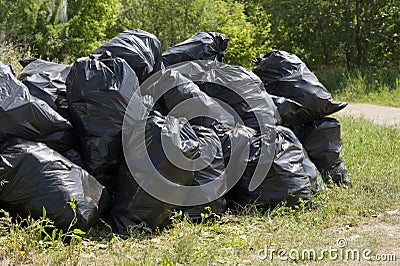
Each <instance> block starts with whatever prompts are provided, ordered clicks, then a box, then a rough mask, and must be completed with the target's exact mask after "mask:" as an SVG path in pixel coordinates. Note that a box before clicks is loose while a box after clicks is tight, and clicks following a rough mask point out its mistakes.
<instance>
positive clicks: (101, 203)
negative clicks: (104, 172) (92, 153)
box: [0, 138, 109, 231]
mask: <svg viewBox="0 0 400 266" xmlns="http://www.w3.org/2000/svg"><path fill="white" fill-rule="evenodd" d="M0 181H1V182H2V183H5V184H4V185H3V186H1V187H0V209H4V210H6V211H8V212H10V213H12V214H14V215H19V216H27V215H29V214H30V215H31V216H32V217H33V218H36V219H38V218H40V217H42V215H43V208H45V209H46V216H47V217H49V218H50V219H51V220H52V221H54V223H55V225H56V226H57V227H59V228H62V229H68V228H69V227H70V225H71V224H72V226H71V227H72V228H79V229H81V230H84V231H86V230H88V229H89V228H90V227H91V226H92V225H93V224H94V223H96V222H97V220H98V218H99V217H100V215H101V213H102V211H103V210H104V209H105V208H106V207H107V205H108V202H109V197H108V194H107V192H106V191H105V189H104V187H103V186H102V185H100V184H99V183H98V182H97V180H96V179H95V178H94V177H92V176H91V175H89V174H88V173H87V172H86V171H85V170H83V169H82V168H80V167H79V166H76V165H75V164H73V163H71V162H70V161H68V160H67V159H65V158H64V157H63V156H61V155H60V154H59V153H57V152H55V151H54V150H52V149H50V148H48V147H47V146H46V145H45V144H42V143H35V142H30V141H25V140H22V139H15V138H13V139H10V140H8V141H7V142H6V143H5V144H4V145H3V146H1V148H0ZM71 199H75V201H76V210H75V212H76V218H77V222H76V224H73V220H74V218H75V214H74V211H73V209H72V208H71V206H70V205H68V203H67V202H70V201H71Z"/></svg>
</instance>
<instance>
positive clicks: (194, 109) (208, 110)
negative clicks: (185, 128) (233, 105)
mask: <svg viewBox="0 0 400 266" xmlns="http://www.w3.org/2000/svg"><path fill="white" fill-rule="evenodd" d="M153 78H154V80H155V81H154V83H152V85H151V86H149V87H147V86H142V87H141V89H142V90H141V93H142V94H143V95H151V96H152V97H153V98H157V97H158V96H160V95H162V96H161V97H160V98H159V99H158V101H157V102H156V104H155V106H154V109H155V110H157V111H159V112H160V113H161V114H162V115H165V116H166V115H172V116H174V117H185V118H187V119H188V120H189V122H190V124H191V125H202V126H206V127H209V126H211V125H212V124H214V123H216V121H217V120H218V121H219V122H220V123H224V122H226V123H227V122H228V121H229V120H231V121H234V117H233V114H231V113H229V112H228V111H227V110H225V109H224V108H223V107H222V106H221V105H220V103H219V102H217V101H216V100H214V99H212V98H211V97H209V96H208V95H207V94H206V93H204V92H202V91H201V90H200V89H199V87H198V86H197V85H196V84H195V83H194V82H193V81H191V80H190V79H189V78H186V77H185V76H183V75H182V74H180V73H179V72H177V71H175V70H173V69H167V70H164V71H162V72H159V73H157V74H155V75H154V76H153V77H152V79H153ZM162 90H167V91H166V92H165V93H163V91H162Z"/></svg>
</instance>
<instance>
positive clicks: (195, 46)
mask: <svg viewBox="0 0 400 266" xmlns="http://www.w3.org/2000/svg"><path fill="white" fill-rule="evenodd" d="M228 41H229V38H228V37H226V36H225V35H224V34H222V33H218V32H198V33H196V34H195V35H193V36H192V37H191V38H190V39H187V40H186V41H184V42H181V43H179V44H176V45H174V46H172V47H170V48H168V50H167V51H166V52H164V53H163V54H162V61H163V64H164V65H165V66H171V65H174V64H177V63H181V62H185V61H192V60H217V61H219V62H224V54H225V50H226V48H227V47H228Z"/></svg>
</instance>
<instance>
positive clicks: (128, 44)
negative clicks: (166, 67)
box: [92, 29, 161, 83]
mask: <svg viewBox="0 0 400 266" xmlns="http://www.w3.org/2000/svg"><path fill="white" fill-rule="evenodd" d="M104 51H109V52H111V54H112V56H113V57H114V58H117V57H119V58H122V59H124V60H125V61H126V62H127V63H128V65H129V66H130V67H131V68H132V69H133V70H134V71H135V73H136V75H137V77H138V79H139V81H140V83H142V82H143V81H144V80H146V79H147V78H148V77H149V76H151V75H152V74H153V73H155V72H157V71H158V70H160V69H161V44H160V41H159V40H158V39H157V37H156V36H154V35H153V34H151V33H148V32H146V31H143V30H139V29H136V30H126V31H124V32H121V33H120V34H118V35H117V36H116V37H114V38H113V39H111V40H110V41H109V42H108V43H106V44H103V45H102V46H101V47H100V48H98V49H96V50H94V51H93V52H92V53H94V54H99V53H103V52H104Z"/></svg>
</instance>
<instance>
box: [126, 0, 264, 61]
mask: <svg viewBox="0 0 400 266" xmlns="http://www.w3.org/2000/svg"><path fill="white" fill-rule="evenodd" d="M121 2H122V5H123V12H122V13H121V17H120V21H121V22H120V23H119V24H120V25H121V26H122V27H121V28H120V30H121V31H122V30H125V29H133V28H141V29H143V30H146V31H148V32H151V33H153V34H155V35H156V36H157V37H158V38H159V40H160V41H161V44H162V49H163V50H166V49H167V48H168V47H170V46H172V45H174V44H177V43H179V42H182V41H184V40H186V39H188V38H190V37H191V36H192V35H193V34H194V33H196V32H199V31H218V32H221V33H224V34H225V35H227V36H228V37H229V38H230V41H229V44H228V51H227V53H226V58H227V61H228V63H230V64H234V65H242V66H246V67H249V66H250V62H251V59H252V58H253V57H255V56H256V55H258V53H260V52H264V51H265V50H267V49H268V48H269V42H268V41H266V39H267V36H268V32H269V26H270V25H269V23H268V21H267V20H265V21H264V20H263V19H264V18H265V19H267V17H268V15H267V14H266V13H265V12H264V11H263V10H262V9H260V8H259V9H258V11H257V12H258V13H257V14H252V15H253V16H252V17H248V16H246V14H245V6H244V4H242V3H239V2H235V1H232V0H228V1H209V0H193V1H192V0H184V1H180V0H174V1H166V0H155V1H150V2H149V1H146V0H137V1H129V0H122V1H121ZM257 23H258V24H257ZM259 25H262V26H263V27H264V28H263V29H258V28H257V26H259ZM261 35H263V38H262V39H261V38H259V37H260V36H261Z"/></svg>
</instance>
